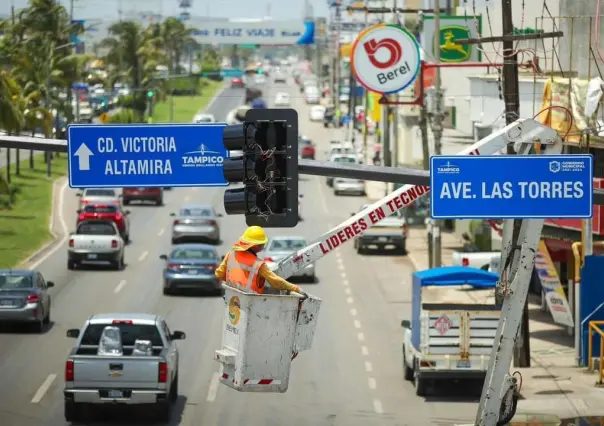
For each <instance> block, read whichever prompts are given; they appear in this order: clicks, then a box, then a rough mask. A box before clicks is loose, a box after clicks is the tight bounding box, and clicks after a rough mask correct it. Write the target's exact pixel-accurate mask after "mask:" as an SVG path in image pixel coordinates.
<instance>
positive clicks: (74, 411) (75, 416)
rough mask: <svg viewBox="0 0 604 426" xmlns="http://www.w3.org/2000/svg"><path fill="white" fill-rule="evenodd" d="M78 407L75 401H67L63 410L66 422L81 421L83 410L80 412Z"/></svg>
mask: <svg viewBox="0 0 604 426" xmlns="http://www.w3.org/2000/svg"><path fill="white" fill-rule="evenodd" d="M78 405H79V404H76V403H75V402H74V401H67V400H65V408H64V410H63V413H64V415H65V421H68V422H71V423H75V422H78V421H80V420H81V418H82V410H80V407H79V406H78Z"/></svg>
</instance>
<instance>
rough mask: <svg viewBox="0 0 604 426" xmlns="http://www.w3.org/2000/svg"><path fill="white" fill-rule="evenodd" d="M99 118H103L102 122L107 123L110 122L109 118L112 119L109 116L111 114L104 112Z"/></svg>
mask: <svg viewBox="0 0 604 426" xmlns="http://www.w3.org/2000/svg"><path fill="white" fill-rule="evenodd" d="M99 120H101V123H103V124H107V123H109V120H111V116H109V114H107V113H106V112H104V113H102V114H101V115H100V116H99Z"/></svg>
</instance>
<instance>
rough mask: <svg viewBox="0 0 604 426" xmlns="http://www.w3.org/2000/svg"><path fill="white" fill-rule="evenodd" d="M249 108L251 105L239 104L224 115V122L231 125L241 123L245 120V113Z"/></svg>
mask: <svg viewBox="0 0 604 426" xmlns="http://www.w3.org/2000/svg"><path fill="white" fill-rule="evenodd" d="M250 109H252V107H250V106H248V105H241V106H240V107H238V108H235V109H234V110H232V111H230V112H229V113H228V114H227V116H226V120H225V121H226V124H228V125H233V124H241V123H243V122H244V121H245V114H246V113H247V112H248V111H249V110H250Z"/></svg>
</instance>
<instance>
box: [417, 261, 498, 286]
mask: <svg viewBox="0 0 604 426" xmlns="http://www.w3.org/2000/svg"><path fill="white" fill-rule="evenodd" d="M498 279H499V274H495V273H493V272H488V271H485V270H482V269H477V268H469V267H467V266H445V267H442V268H432V269H426V270H424V271H418V272H415V273H414V274H413V281H414V282H417V281H419V283H420V285H421V286H422V287H427V286H442V287H444V286H454V285H464V284H467V285H470V286H472V287H476V288H495V286H496V284H497V280H498Z"/></svg>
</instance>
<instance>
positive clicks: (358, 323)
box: [354, 320, 361, 328]
mask: <svg viewBox="0 0 604 426" xmlns="http://www.w3.org/2000/svg"><path fill="white" fill-rule="evenodd" d="M354 328H361V321H359V320H354Z"/></svg>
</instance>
